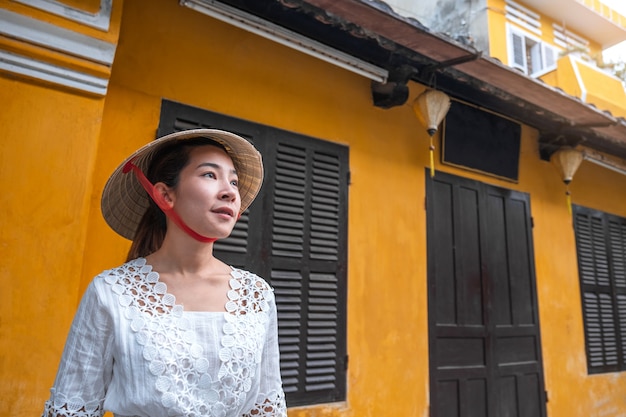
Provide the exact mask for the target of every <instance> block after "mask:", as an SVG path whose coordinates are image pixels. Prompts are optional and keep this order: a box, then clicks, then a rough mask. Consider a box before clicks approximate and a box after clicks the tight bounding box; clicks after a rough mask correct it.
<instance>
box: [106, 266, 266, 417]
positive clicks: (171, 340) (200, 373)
mask: <svg viewBox="0 0 626 417" xmlns="http://www.w3.org/2000/svg"><path fill="white" fill-rule="evenodd" d="M103 275H104V280H105V281H106V282H107V283H108V284H109V285H111V288H112V290H113V291H114V293H116V294H117V296H118V300H119V303H120V304H121V305H122V306H123V307H124V308H125V311H124V315H125V317H126V318H127V319H128V320H129V321H130V327H131V329H132V330H133V331H134V332H135V334H136V338H137V339H136V340H137V342H138V343H139V344H140V345H141V346H143V351H142V353H143V357H144V358H145V359H146V361H148V364H149V370H150V372H151V373H152V374H153V375H154V376H155V377H156V389H157V390H158V392H160V393H161V403H162V404H163V406H164V407H165V408H166V409H168V410H169V414H170V415H185V416H189V417H194V416H212V417H223V416H225V415H227V414H229V413H230V412H232V411H234V410H237V409H239V408H241V406H242V405H243V403H244V401H245V399H246V394H247V393H248V391H250V388H251V385H252V379H253V377H254V375H255V371H256V366H257V364H258V363H260V361H261V352H262V350H263V341H264V334H265V323H266V322H267V320H268V314H267V312H268V309H269V304H268V302H267V297H268V296H270V293H271V291H272V290H271V288H270V287H269V286H268V285H267V284H265V283H264V281H262V280H261V279H260V278H259V277H257V276H256V275H254V274H251V273H249V272H246V271H242V270H238V269H234V270H233V271H232V272H231V277H232V278H231V280H230V288H231V289H230V291H229V292H228V298H229V301H228V303H227V304H226V311H227V313H224V315H225V318H226V321H225V323H224V326H223V336H222V340H221V348H220V350H219V359H220V361H221V366H220V370H219V373H218V376H217V380H215V381H214V380H213V378H212V377H211V375H210V374H209V373H208V369H209V361H208V359H207V358H206V355H205V354H204V348H203V347H202V345H200V344H199V343H197V341H196V336H195V332H194V329H193V327H192V323H191V322H190V321H189V320H188V319H186V318H185V317H184V316H183V307H182V306H181V305H177V304H176V303H175V302H176V299H175V297H174V296H173V295H172V294H169V293H167V287H166V285H165V283H163V282H160V281H159V274H158V273H157V272H154V271H152V267H151V266H150V265H147V264H146V260H145V259H143V258H139V259H136V260H134V261H130V262H127V263H126V264H124V265H122V266H121V267H119V268H116V269H112V270H110V271H107V272H105V273H103ZM261 415H262V414H261Z"/></svg>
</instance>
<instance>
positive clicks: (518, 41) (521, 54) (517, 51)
mask: <svg viewBox="0 0 626 417" xmlns="http://www.w3.org/2000/svg"><path fill="white" fill-rule="evenodd" d="M511 47H512V48H513V54H512V57H513V65H512V66H513V67H515V68H519V69H521V70H523V71H524V72H526V54H525V50H526V48H525V47H524V37H523V36H521V35H519V34H517V33H514V32H513V33H511Z"/></svg>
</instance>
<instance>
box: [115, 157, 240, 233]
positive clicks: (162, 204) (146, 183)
mask: <svg viewBox="0 0 626 417" xmlns="http://www.w3.org/2000/svg"><path fill="white" fill-rule="evenodd" d="M130 170H132V171H133V172H134V173H135V177H136V178H137V180H138V181H139V183H140V184H141V186H142V187H143V188H144V190H146V192H147V193H148V195H149V196H150V198H151V199H152V201H154V202H155V203H156V205H157V206H159V208H160V209H161V211H162V212H163V213H164V214H165V215H166V216H167V217H168V218H169V219H170V220H171V221H173V222H174V224H176V226H178V227H180V228H181V229H182V230H183V231H184V232H185V233H187V234H188V235H189V236H191V237H192V238H194V239H196V240H197V241H198V242H202V243H211V242H215V241H216V240H217V238H214V237H206V236H202V235H201V234H199V233H197V232H196V231H195V230H193V229H192V228H191V227H189V226H187V224H186V223H185V222H184V221H183V219H181V218H180V216H179V215H178V213H176V212H175V211H174V208H173V207H171V206H170V205H169V204H167V202H166V201H165V199H164V198H163V195H161V194H159V193H158V192H157V191H156V190H155V188H154V185H153V184H152V183H151V182H150V180H148V178H146V176H145V175H144V173H143V172H142V171H141V170H140V169H139V167H138V166H137V165H135V164H133V160H130V161H128V162H127V163H126V165H124V168H122V173H124V174H127V173H128V172H129V171H130ZM239 217H241V214H239ZM239 217H237V220H239Z"/></svg>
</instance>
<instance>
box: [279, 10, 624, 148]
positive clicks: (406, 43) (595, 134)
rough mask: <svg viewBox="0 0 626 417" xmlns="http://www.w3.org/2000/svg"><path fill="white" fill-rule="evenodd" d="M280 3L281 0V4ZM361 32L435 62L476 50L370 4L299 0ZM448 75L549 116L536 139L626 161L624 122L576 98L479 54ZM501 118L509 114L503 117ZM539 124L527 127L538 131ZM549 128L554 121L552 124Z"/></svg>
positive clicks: (539, 115)
mask: <svg viewBox="0 0 626 417" xmlns="http://www.w3.org/2000/svg"><path fill="white" fill-rule="evenodd" d="M283 1H284V0H283ZM304 2H305V3H308V4H310V5H312V6H314V7H316V8H319V9H321V10H324V11H325V12H326V13H330V14H332V15H333V16H334V17H335V18H340V19H342V20H344V21H345V22H348V23H350V24H353V25H356V26H358V27H360V28H362V29H363V30H364V31H366V32H369V33H372V34H375V35H376V36H380V37H382V38H384V39H385V40H386V41H390V42H393V43H395V44H397V45H400V46H402V47H404V48H407V49H409V50H411V51H413V52H415V53H416V54H419V55H423V56H425V57H428V58H429V59H432V60H434V61H436V62H446V61H451V60H455V59H457V58H462V57H466V56H468V55H476V54H477V51H476V50H474V49H473V48H470V47H469V46H466V45H463V44H460V43H459V42H456V41H454V40H452V39H450V38H448V37H446V36H445V35H441V34H437V33H433V32H430V31H429V30H428V29H427V28H424V27H423V26H422V25H420V24H419V23H418V22H416V21H413V20H412V19H407V18H405V17H402V16H399V15H397V14H395V13H394V12H393V11H392V10H391V9H390V8H389V7H388V6H387V5H386V4H385V3H383V2H380V1H375V0H342V1H339V2H338V1H336V0H304ZM448 72H449V74H452V75H454V76H455V77H457V79H459V80H460V81H462V82H465V83H470V84H473V85H477V86H478V88H481V89H485V90H497V91H498V94H499V95H500V98H501V99H504V100H509V101H511V102H513V101H519V104H518V105H519V106H526V107H531V108H533V109H534V110H533V111H534V114H536V115H537V116H538V117H548V118H553V119H555V120H553V122H556V124H557V125H558V126H560V128H559V130H560V131H553V132H545V131H542V132H540V134H541V136H542V137H544V138H546V137H556V136H563V135H566V136H569V138H567V139H566V141H567V142H568V143H569V144H577V143H584V144H585V145H586V146H589V147H592V148H595V149H597V150H600V151H603V152H607V153H611V154H614V155H615V156H619V157H621V158H626V121H625V120H624V119H622V118H615V117H613V116H612V115H611V114H609V113H607V112H604V111H601V110H599V109H597V108H595V107H594V106H592V105H589V104H585V103H583V102H582V101H580V100H579V99H577V98H576V97H573V96H570V95H567V94H565V93H563V92H561V91H560V90H558V89H556V88H554V87H551V86H549V85H547V84H544V83H543V82H541V81H539V80H537V79H534V78H531V77H528V76H526V75H525V74H523V73H521V72H519V71H517V70H515V69H512V68H510V67H508V66H506V65H504V64H502V63H500V62H499V61H497V60H496V59H493V58H490V57H484V56H480V57H478V58H476V59H472V60H468V61H467V62H464V63H462V64H458V65H456V66H454V67H453V68H451V69H450V70H449V71H448ZM507 116H513V117H514V116H515V115H508V114H507ZM541 124H542V123H540V122H538V123H537V124H535V125H534V126H533V124H532V123H531V126H533V127H538V128H539V129H540V130H541V128H540V127H539V126H541ZM552 125H554V123H552Z"/></svg>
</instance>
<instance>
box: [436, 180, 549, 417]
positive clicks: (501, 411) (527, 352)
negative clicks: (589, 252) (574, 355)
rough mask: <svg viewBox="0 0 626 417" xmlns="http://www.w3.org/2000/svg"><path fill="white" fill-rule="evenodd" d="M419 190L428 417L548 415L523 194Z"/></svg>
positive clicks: (441, 184)
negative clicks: (423, 213)
mask: <svg viewBox="0 0 626 417" xmlns="http://www.w3.org/2000/svg"><path fill="white" fill-rule="evenodd" d="M426 187H427V223H428V224H427V227H428V288H429V294H428V300H429V337H430V340H429V346H430V369H431V372H430V375H431V416H433V417H470V416H480V417H509V416H510V417H525V416H529V417H530V416H532V417H542V416H545V415H546V411H545V394H544V384H543V369H542V363H541V343H540V339H539V321H538V311H537V309H538V306H537V297H536V288H535V276H534V264H533V250H532V239H531V228H532V225H531V220H530V203H529V197H528V195H526V194H523V193H519V192H515V191H511V190H506V189H501V188H496V187H492V186H489V185H487V184H483V183H480V182H476V181H471V180H468V179H465V178H460V177H456V176H452V175H448V174H445V173H441V172H438V173H437V175H436V177H435V178H432V179H431V178H430V177H428V176H427V184H426Z"/></svg>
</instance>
